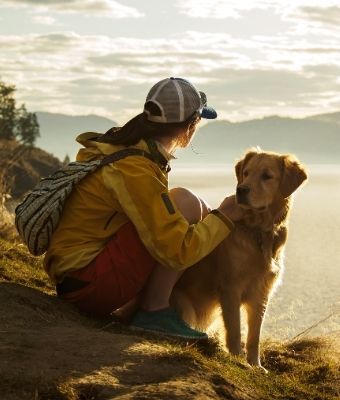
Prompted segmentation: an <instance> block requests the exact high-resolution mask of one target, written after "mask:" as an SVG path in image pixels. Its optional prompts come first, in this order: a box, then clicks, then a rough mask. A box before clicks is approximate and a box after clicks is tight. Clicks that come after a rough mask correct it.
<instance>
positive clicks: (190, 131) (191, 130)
mask: <svg viewBox="0 0 340 400" xmlns="http://www.w3.org/2000/svg"><path fill="white" fill-rule="evenodd" d="M200 120H201V117H197V118H196V119H194V120H193V121H192V122H191V123H190V125H189V126H188V127H187V129H186V130H185V131H184V132H183V133H182V134H180V135H179V137H178V141H177V147H180V148H185V147H187V146H188V144H189V143H190V142H191V139H192V138H193V136H194V134H195V132H196V128H197V125H198V123H199V122H200Z"/></svg>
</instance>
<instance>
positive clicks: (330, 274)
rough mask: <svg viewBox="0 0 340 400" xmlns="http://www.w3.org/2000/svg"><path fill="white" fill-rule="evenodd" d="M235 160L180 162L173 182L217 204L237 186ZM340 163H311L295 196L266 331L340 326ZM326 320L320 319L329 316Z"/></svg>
mask: <svg viewBox="0 0 340 400" xmlns="http://www.w3.org/2000/svg"><path fill="white" fill-rule="evenodd" d="M232 171H233V168H232V166H224V167H221V166H216V167H207V168H183V167H180V166H175V167H174V168H173V171H172V172H171V174H170V187H175V186H182V187H186V188H188V189H191V190H193V191H194V192H195V193H196V194H198V195H199V196H200V197H202V198H204V199H205V200H207V201H208V202H209V203H210V205H211V206H212V207H217V206H218V205H219V203H220V201H222V199H223V198H224V197H225V196H226V195H228V194H232V193H233V192H234V191H235V186H236V178H235V176H234V173H233V172H232ZM339 207H340V165H324V166H317V165H312V166H309V180H308V182H307V183H306V184H305V185H304V186H303V187H301V188H300V189H299V190H298V191H297V192H296V193H295V196H294V204H293V210H292V213H291V215H290V222H289V237H288V242H287V245H286V250H285V272H284V275H283V282H282V285H281V286H280V287H279V288H278V289H277V291H276V293H275V294H274V296H273V298H272V300H271V303H270V305H269V308H268V312H267V316H266V320H265V323H264V328H263V336H271V337H274V338H292V337H294V336H296V335H298V334H299V333H301V332H302V331H304V330H305V329H308V328H309V327H311V326H312V325H314V324H317V326H316V327H315V328H313V329H311V330H310V334H314V335H319V334H329V333H334V332H337V333H339V330H340V212H339ZM329 315H332V317H330V318H328V319H327V320H326V321H324V322H320V321H322V320H323V319H325V318H327V317H328V316H329Z"/></svg>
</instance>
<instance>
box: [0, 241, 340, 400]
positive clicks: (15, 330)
mask: <svg viewBox="0 0 340 400" xmlns="http://www.w3.org/2000/svg"><path fill="white" fill-rule="evenodd" d="M262 359H263V364H264V366H265V367H266V368H267V369H268V370H269V374H267V375H266V374H263V373H262V372H260V371H257V370H256V369H250V368H248V367H247V365H246V363H245V361H244V360H243V358H230V357H229V356H228V355H227V354H226V353H225V352H224V351H223V350H222V349H221V348H220V347H219V346H218V344H217V343H216V342H214V341H210V342H209V343H208V344H206V345H205V346H198V345H193V344H186V343H178V342H174V341H170V340H165V339H162V338H159V337H154V336H149V335H136V334H135V333H133V332H131V331H129V330H128V329H127V328H126V327H125V326H122V325H119V324H117V323H114V322H113V321H111V320H98V319H94V318H91V317H89V316H86V315H82V314H80V313H79V312H77V310H75V309H74V308H73V307H71V306H69V305H67V304H64V303H63V302H62V301H61V300H59V299H58V298H56V296H55V293H54V289H53V287H52V285H51V284H50V283H49V282H48V280H47V279H46V275H45V273H44V271H43V269H42V259H41V258H36V257H32V256H30V255H29V254H28V253H27V251H26V250H25V248H24V247H23V246H22V245H20V243H18V242H15V240H11V241H7V240H5V239H0V376H1V381H0V394H1V395H0V398H1V400H19V399H20V400H22V399H34V400H47V399H51V400H52V399H53V400H90V399H91V400H104V399H112V398H117V399H140V400H141V399H183V400H184V399H231V400H233V399H234V400H236V399H238V400H243V399H244V400H248V399H249V400H250V399H261V400H269V399H270V400H271V399H282V400H288V399H290V400H295V399H296V400H297V399H301V400H302V399H304V400H306V399H308V400H321V399H325V400H331V399H332V400H335V399H337V398H338V396H339V394H340V393H339V353H337V352H336V345H335V343H334V342H333V341H332V340H331V339H330V338H305V339H303V340H299V341H293V342H287V343H280V342H274V341H267V342H265V343H264V344H263V346H262Z"/></svg>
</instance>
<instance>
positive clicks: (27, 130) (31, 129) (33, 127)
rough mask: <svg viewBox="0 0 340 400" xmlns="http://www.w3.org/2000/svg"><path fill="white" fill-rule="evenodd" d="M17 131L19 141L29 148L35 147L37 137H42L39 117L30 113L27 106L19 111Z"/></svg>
mask: <svg viewBox="0 0 340 400" xmlns="http://www.w3.org/2000/svg"><path fill="white" fill-rule="evenodd" d="M15 131H16V132H15V133H16V136H17V137H19V140H20V141H21V142H22V143H23V144H27V145H29V146H33V145H34V143H35V140H36V139H37V137H38V136H40V133H39V123H38V120H37V116H36V115H35V114H34V113H30V112H28V111H27V110H26V106H25V104H22V105H21V107H20V108H19V109H18V110H17V116H16V126H15Z"/></svg>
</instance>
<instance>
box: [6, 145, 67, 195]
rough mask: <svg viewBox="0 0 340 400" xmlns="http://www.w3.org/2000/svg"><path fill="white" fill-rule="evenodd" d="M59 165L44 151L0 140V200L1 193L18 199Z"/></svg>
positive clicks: (59, 164)
mask: <svg viewBox="0 0 340 400" xmlns="http://www.w3.org/2000/svg"><path fill="white" fill-rule="evenodd" d="M61 165H62V163H61V162H60V160H58V159H57V158H55V157H53V156H52V155H51V154H49V153H47V152H46V151H44V150H41V149H39V148H30V147H27V146H23V145H21V144H19V143H18V142H16V141H15V140H3V139H0V198H1V195H2V194H3V193H8V194H10V195H11V196H12V197H13V198H20V197H21V196H23V195H24V194H25V193H26V192H27V191H29V190H31V189H32V188H33V187H34V186H35V185H36V184H37V183H38V182H39V181H40V179H41V178H42V177H46V176H48V175H50V174H52V173H53V172H54V171H56V170H57V169H58V168H60V167H61Z"/></svg>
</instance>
